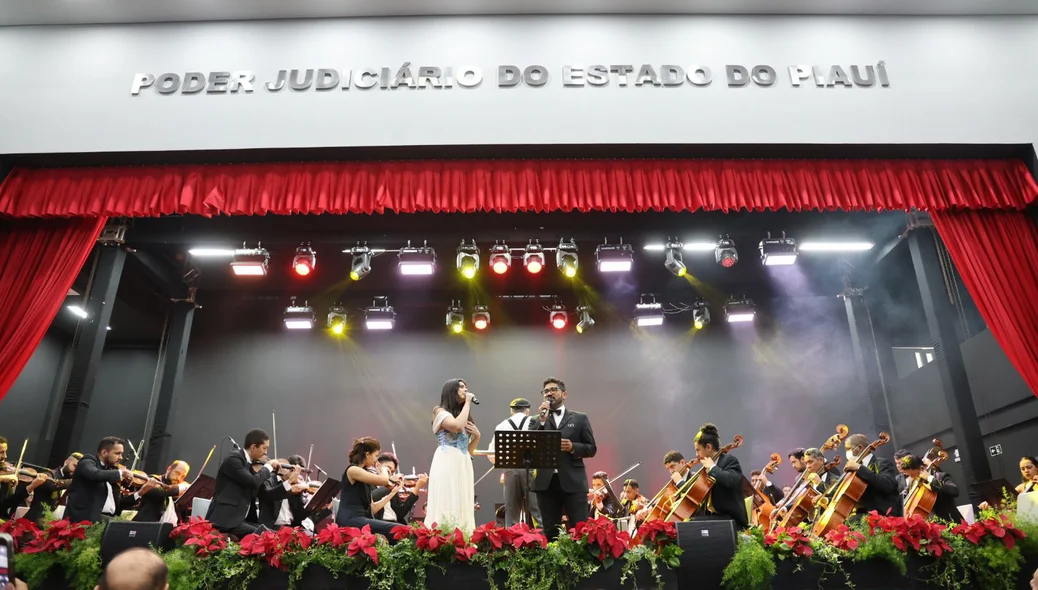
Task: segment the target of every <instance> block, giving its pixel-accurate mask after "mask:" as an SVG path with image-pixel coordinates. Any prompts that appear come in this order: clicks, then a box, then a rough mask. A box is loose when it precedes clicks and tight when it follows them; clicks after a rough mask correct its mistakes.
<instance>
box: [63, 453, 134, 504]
mask: <svg viewBox="0 0 1038 590" xmlns="http://www.w3.org/2000/svg"><path fill="white" fill-rule="evenodd" d="M122 459H123V441H122V439H121V438H119V437H116V436H106V437H105V438H102V439H101V442H99V443H97V456H94V455H83V458H82V459H80V460H79V463H78V464H77V465H76V471H75V473H73V474H72V483H71V484H69V487H68V492H67V493H68V501H67V502H66V503H65V520H69V521H71V522H80V521H84V520H85V521H89V522H97V521H99V520H101V519H102V518H105V519H109V518H113V517H115V516H118V515H119V513H121V512H122V508H121V507H120V504H121V502H120V491H119V487H118V486H119V482H120V481H122V480H124V479H125V480H129V479H130V471H129V470H128V469H125V468H122V467H117V465H118V464H119V462H120V461H122Z"/></svg>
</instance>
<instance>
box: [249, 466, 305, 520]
mask: <svg viewBox="0 0 1038 590" xmlns="http://www.w3.org/2000/svg"><path fill="white" fill-rule="evenodd" d="M286 499H287V500H288V508H289V510H291V511H292V522H291V523H290V524H289V526H303V521H304V520H306V519H307V518H308V517H309V516H310V514H309V513H308V512H307V511H306V503H305V502H303V495H302V494H293V493H292V492H290V491H289V490H286V489H285V484H284V482H283V481H282V480H281V478H280V477H278V476H277V474H276V473H271V474H270V477H268V478H267V479H266V481H264V482H263V485H262V486H260V491H259V522H260V524H262V525H263V526H265V527H267V528H268V529H277V526H276V525H275V524H274V522H276V521H277V519H278V514H280V512H281V502H282V501H283V500H286Z"/></svg>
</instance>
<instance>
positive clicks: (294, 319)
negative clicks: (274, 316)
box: [285, 297, 317, 330]
mask: <svg viewBox="0 0 1038 590" xmlns="http://www.w3.org/2000/svg"><path fill="white" fill-rule="evenodd" d="M316 321H317V317H316V316H315V315H314V308H312V307H310V305H309V304H307V303H306V302H304V303H303V305H296V298H295V297H293V298H292V305H289V306H288V307H286V308H285V327H286V328H288V329H289V330H312V329H313V327H314V323H315V322H316Z"/></svg>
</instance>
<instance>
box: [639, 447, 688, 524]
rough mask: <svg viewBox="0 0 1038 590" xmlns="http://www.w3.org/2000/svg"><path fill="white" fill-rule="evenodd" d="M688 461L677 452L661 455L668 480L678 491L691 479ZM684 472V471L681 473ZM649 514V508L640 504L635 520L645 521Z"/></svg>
mask: <svg viewBox="0 0 1038 590" xmlns="http://www.w3.org/2000/svg"><path fill="white" fill-rule="evenodd" d="M687 465H688V461H686V460H685V456H684V455H682V454H681V453H680V452H679V451H667V453H666V454H665V455H663V466H664V467H666V468H667V472H668V473H670V479H671V481H673V482H674V485H676V486H677V488H678V489H679V490H680V489H681V488H682V486H684V485H685V484H686V483H688V480H689V479H691V477H692V470H691V469H686V466H687ZM682 470H684V471H682ZM648 514H649V508H648V507H647V506H646V505H645V504H642V507H641V508H640V509H639V510H638V511H637V512H635V514H634V517H635V520H638V521H641V520H645V517H646V516H648Z"/></svg>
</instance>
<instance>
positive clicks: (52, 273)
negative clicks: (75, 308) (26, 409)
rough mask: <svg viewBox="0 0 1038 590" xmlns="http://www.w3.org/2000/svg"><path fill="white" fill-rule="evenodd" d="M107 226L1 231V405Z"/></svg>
mask: <svg viewBox="0 0 1038 590" xmlns="http://www.w3.org/2000/svg"><path fill="white" fill-rule="evenodd" d="M104 224H105V220H104V219H103V218H97V217H93V218H83V219H76V218H73V219H46V220H42V219H19V220H14V221H12V220H4V221H3V224H2V225H0V302H2V305H0V399H2V398H3V397H4V396H5V395H7V391H8V390H9V389H10V388H11V385H12V384H13V383H14V381H15V379H17V378H18V374H19V373H21V372H22V369H23V368H24V367H25V363H27V362H29V357H31V356H32V353H33V351H35V350H36V346H38V345H39V343H40V340H42V339H43V335H44V334H45V333H46V332H47V328H48V327H49V326H50V323H51V321H53V320H54V316H55V315H57V313H58V310H59V309H61V304H62V302H63V301H64V300H65V295H66V294H67V293H68V290H69V288H70V287H72V282H73V281H74V280H75V279H76V275H78V274H79V269H80V268H82V266H83V262H84V261H86V258H87V256H88V255H89V254H90V250H91V248H93V246H94V243H95V242H96V241H97V235H98V233H100V231H101V228H102V227H104Z"/></svg>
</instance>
